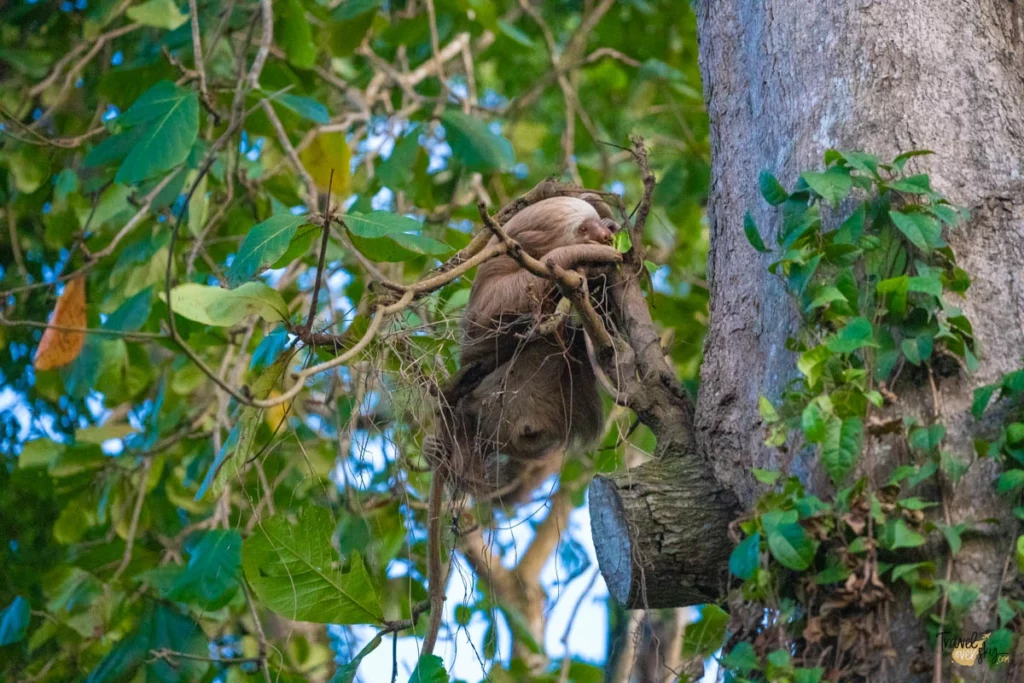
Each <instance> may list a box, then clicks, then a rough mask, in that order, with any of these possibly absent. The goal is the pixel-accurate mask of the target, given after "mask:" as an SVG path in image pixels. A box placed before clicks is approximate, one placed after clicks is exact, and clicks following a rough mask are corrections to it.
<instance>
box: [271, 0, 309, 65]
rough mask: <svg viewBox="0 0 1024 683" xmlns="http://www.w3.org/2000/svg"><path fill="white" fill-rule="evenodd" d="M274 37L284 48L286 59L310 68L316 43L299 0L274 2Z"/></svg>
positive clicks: (293, 63)
mask: <svg viewBox="0 0 1024 683" xmlns="http://www.w3.org/2000/svg"><path fill="white" fill-rule="evenodd" d="M276 5H277V6H276V8H275V9H276V10H277V11H276V12H275V14H276V15H277V16H276V20H275V21H274V38H275V42H277V43H278V44H279V45H280V46H281V49H283V50H284V54H285V56H286V57H287V58H288V61H289V62H290V63H291V64H292V65H293V66H297V67H298V68H300V69H312V68H313V65H314V64H315V63H316V43H314V42H313V30H312V29H311V28H310V26H309V21H308V20H307V19H306V10H305V9H304V8H303V7H302V2H300V0H281V1H279V2H277V3H276Z"/></svg>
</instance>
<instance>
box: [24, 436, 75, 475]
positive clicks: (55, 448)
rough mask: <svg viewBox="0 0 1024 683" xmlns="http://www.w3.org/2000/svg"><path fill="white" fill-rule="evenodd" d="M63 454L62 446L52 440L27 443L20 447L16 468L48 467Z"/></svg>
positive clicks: (36, 440) (44, 439)
mask: <svg viewBox="0 0 1024 683" xmlns="http://www.w3.org/2000/svg"><path fill="white" fill-rule="evenodd" d="M63 452H64V444H61V443H57V442H56V441H53V440H52V439H47V438H42V439H35V440H34V441H27V442H25V443H24V444H23V445H22V447H21V455H19V456H18V467H19V468H25V467H49V466H50V465H52V464H53V463H54V462H55V461H56V460H57V458H59V457H60V455H61V453H63Z"/></svg>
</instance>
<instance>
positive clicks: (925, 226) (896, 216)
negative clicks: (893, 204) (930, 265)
mask: <svg viewBox="0 0 1024 683" xmlns="http://www.w3.org/2000/svg"><path fill="white" fill-rule="evenodd" d="M889 217H890V218H891V219H892V222H893V225H895V226H896V229H897V230H899V231H900V232H902V233H903V235H904V236H905V237H906V238H907V239H908V240H910V243H911V244H913V245H914V246H915V247H917V248H918V249H920V250H921V251H924V252H929V251H931V250H932V249H938V248H939V247H944V246H946V243H945V242H943V241H942V225H941V224H940V223H939V222H938V221H937V220H935V219H934V218H932V217H931V216H928V215H926V214H923V213H901V212H899V211H890V212H889Z"/></svg>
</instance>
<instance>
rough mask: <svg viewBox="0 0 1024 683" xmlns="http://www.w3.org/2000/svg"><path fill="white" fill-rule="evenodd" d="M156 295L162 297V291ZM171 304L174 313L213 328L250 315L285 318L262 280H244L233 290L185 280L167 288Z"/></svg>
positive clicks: (283, 308)
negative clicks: (183, 282) (169, 291)
mask: <svg viewBox="0 0 1024 683" xmlns="http://www.w3.org/2000/svg"><path fill="white" fill-rule="evenodd" d="M160 298H161V299H163V298H164V295H163V293H162V292H161V294H160ZM171 305H172V306H173V308H174V312H175V313H177V314H178V315H180V316H182V317H184V318H188V319H189V320H195V321H196V322H198V323H202V324H204V325H212V326H214V327H231V326H232V325H235V324H237V323H239V322H240V321H242V320H243V319H245V318H246V317H248V316H250V315H256V316H259V317H260V318H263V319H264V320H268V321H271V322H276V321H284V320H287V319H288V306H287V305H286V304H285V302H284V299H282V298H281V295H280V294H279V293H278V292H277V291H275V290H273V289H271V288H270V287H268V286H267V285H265V284H264V283H262V282H247V283H246V284H244V285H241V286H240V287H237V288H235V289H221V288H220V287H211V286H208V285H200V284H196V283H194V282H187V283H185V284H182V285H178V286H177V287H175V288H174V289H172V290H171Z"/></svg>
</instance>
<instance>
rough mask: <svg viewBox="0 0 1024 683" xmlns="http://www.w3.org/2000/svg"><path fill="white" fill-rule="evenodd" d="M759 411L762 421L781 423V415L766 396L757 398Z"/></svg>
mask: <svg viewBox="0 0 1024 683" xmlns="http://www.w3.org/2000/svg"><path fill="white" fill-rule="evenodd" d="M757 410H758V412H759V413H760V414H761V419H762V420H764V421H765V422H766V423H768V424H771V423H772V422H778V421H779V413H778V412H777V411H776V410H775V406H773V405H772V402H771V401H769V400H768V399H767V398H765V397H764V396H758V397H757Z"/></svg>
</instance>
